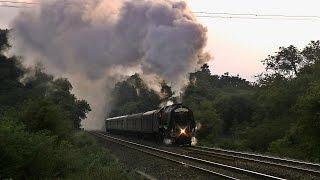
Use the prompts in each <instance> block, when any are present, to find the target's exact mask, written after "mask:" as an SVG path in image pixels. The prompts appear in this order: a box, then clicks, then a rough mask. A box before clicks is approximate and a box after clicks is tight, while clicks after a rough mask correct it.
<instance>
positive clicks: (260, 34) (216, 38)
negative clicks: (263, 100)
mask: <svg viewBox="0 0 320 180" xmlns="http://www.w3.org/2000/svg"><path fill="white" fill-rule="evenodd" d="M187 2H188V4H189V6H190V7H191V9H192V11H207V12H219V13H220V12H227V13H256V14H284V15H316V16H320V11H319V7H320V2H319V0H304V1H301V0H187ZM18 11H19V9H15V8H5V7H0V28H8V27H10V21H11V20H12V19H13V18H14V16H15V15H16V14H17V13H18ZM198 19H199V21H200V22H201V23H202V24H203V25H205V26H206V27H207V28H208V35H209V42H208V47H207V50H208V51H210V52H211V54H212V55H213V57H214V60H213V61H212V62H211V63H210V65H211V70H212V71H213V73H217V74H222V73H224V72H227V71H228V72H230V73H231V74H239V75H240V76H242V77H245V78H249V79H251V80H252V77H253V76H254V75H256V74H258V73H260V72H261V71H262V70H263V66H262V64H261V62H260V61H261V60H263V59H264V58H266V57H267V55H268V54H272V53H273V52H275V51H277V49H278V47H279V46H288V45H290V44H293V45H296V46H298V47H300V48H302V47H304V46H305V45H307V44H308V42H310V41H311V40H319V39H320V20H319V21H294V20H279V19H273V20H250V19H213V18H204V17H199V18H198Z"/></svg>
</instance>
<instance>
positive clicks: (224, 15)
mask: <svg viewBox="0 0 320 180" xmlns="http://www.w3.org/2000/svg"><path fill="white" fill-rule="evenodd" d="M1 3H4V4H1ZM36 4H39V3H38V2H26V1H11V0H0V7H7V8H31V7H33V6H32V5H36ZM193 13H194V14H196V17H199V18H214V19H253V20H295V21H320V16H314V15H285V14H256V13H230V12H207V11H196V12H193Z"/></svg>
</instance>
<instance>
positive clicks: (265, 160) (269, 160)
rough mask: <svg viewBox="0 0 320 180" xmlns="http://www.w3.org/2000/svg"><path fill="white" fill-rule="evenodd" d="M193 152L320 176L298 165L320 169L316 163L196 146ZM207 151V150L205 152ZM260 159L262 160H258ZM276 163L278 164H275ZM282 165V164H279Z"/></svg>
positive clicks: (319, 165) (316, 172) (312, 170)
mask: <svg viewBox="0 0 320 180" xmlns="http://www.w3.org/2000/svg"><path fill="white" fill-rule="evenodd" d="M188 149H191V150H193V151H199V152H203V153H208V154H214V155H217V156H223V157H231V158H235V159H242V160H246V161H252V162H257V163H261V164H267V165H271V166H278V167H283V168H288V169H292V170H296V171H300V172H306V173H309V174H312V175H315V176H320V171H317V170H314V169H307V168H304V167H299V166H297V165H300V166H301V165H304V166H309V167H312V168H320V164H315V163H309V162H302V161H297V160H290V159H281V158H277V157H271V156H264V155H258V154H250V153H245V152H237V151H231V150H223V149H217V148H208V147H203V146H195V147H192V148H188ZM203 149H205V150H203ZM257 158H260V159H257ZM274 161H276V162H277V163H276V162H274ZM279 163H281V164H279ZM290 163H291V164H294V165H296V166H293V165H288V164H290Z"/></svg>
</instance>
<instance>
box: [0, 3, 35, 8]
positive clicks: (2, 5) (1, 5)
mask: <svg viewBox="0 0 320 180" xmlns="http://www.w3.org/2000/svg"><path fill="white" fill-rule="evenodd" d="M0 7H8V8H31V6H15V5H7V4H0Z"/></svg>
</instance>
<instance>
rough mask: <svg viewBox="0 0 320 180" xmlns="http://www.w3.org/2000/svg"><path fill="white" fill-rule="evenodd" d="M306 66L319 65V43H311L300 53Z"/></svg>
mask: <svg viewBox="0 0 320 180" xmlns="http://www.w3.org/2000/svg"><path fill="white" fill-rule="evenodd" d="M302 55H303V56H304V57H305V58H306V59H307V62H308V64H313V63H320V41H319V40H318V41H311V42H310V43H309V44H308V46H307V47H305V48H304V49H303V51H302Z"/></svg>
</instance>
